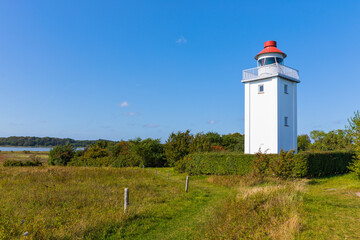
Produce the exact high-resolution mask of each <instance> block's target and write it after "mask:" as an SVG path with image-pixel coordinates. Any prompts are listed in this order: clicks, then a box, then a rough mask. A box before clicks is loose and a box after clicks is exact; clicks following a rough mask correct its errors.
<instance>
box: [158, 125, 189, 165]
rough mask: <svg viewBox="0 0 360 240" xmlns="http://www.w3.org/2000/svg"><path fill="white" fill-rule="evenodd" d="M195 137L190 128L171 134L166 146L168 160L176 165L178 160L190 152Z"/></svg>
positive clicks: (170, 163)
mask: <svg viewBox="0 0 360 240" xmlns="http://www.w3.org/2000/svg"><path fill="white" fill-rule="evenodd" d="M193 138H194V137H193V135H192V134H190V130H186V131H185V132H180V131H179V132H177V133H171V134H170V136H169V138H168V140H167V141H166V143H165V146H164V147H165V155H166V160H167V162H168V163H169V165H170V166H174V165H175V163H176V162H177V161H179V160H180V159H182V158H183V157H185V156H186V155H188V154H189V153H190V144H191V143H192V140H193Z"/></svg>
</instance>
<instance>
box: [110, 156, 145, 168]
mask: <svg viewBox="0 0 360 240" xmlns="http://www.w3.org/2000/svg"><path fill="white" fill-rule="evenodd" d="M141 165H142V159H141V157H139V156H138V155H135V154H127V155H119V156H118V157H117V158H115V159H114V160H113V162H112V163H111V166H112V167H138V166H141Z"/></svg>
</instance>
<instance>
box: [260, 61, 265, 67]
mask: <svg viewBox="0 0 360 240" xmlns="http://www.w3.org/2000/svg"><path fill="white" fill-rule="evenodd" d="M258 63H259V67H261V66H264V63H265V59H260V60H259V61H258Z"/></svg>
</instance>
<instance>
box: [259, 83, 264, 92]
mask: <svg viewBox="0 0 360 240" xmlns="http://www.w3.org/2000/svg"><path fill="white" fill-rule="evenodd" d="M259 93H264V85H263V84H261V85H259Z"/></svg>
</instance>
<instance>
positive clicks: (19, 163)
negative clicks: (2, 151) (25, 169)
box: [3, 160, 23, 167]
mask: <svg viewBox="0 0 360 240" xmlns="http://www.w3.org/2000/svg"><path fill="white" fill-rule="evenodd" d="M3 166H4V167H22V166H23V162H22V161H15V160H5V161H4V162H3Z"/></svg>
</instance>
